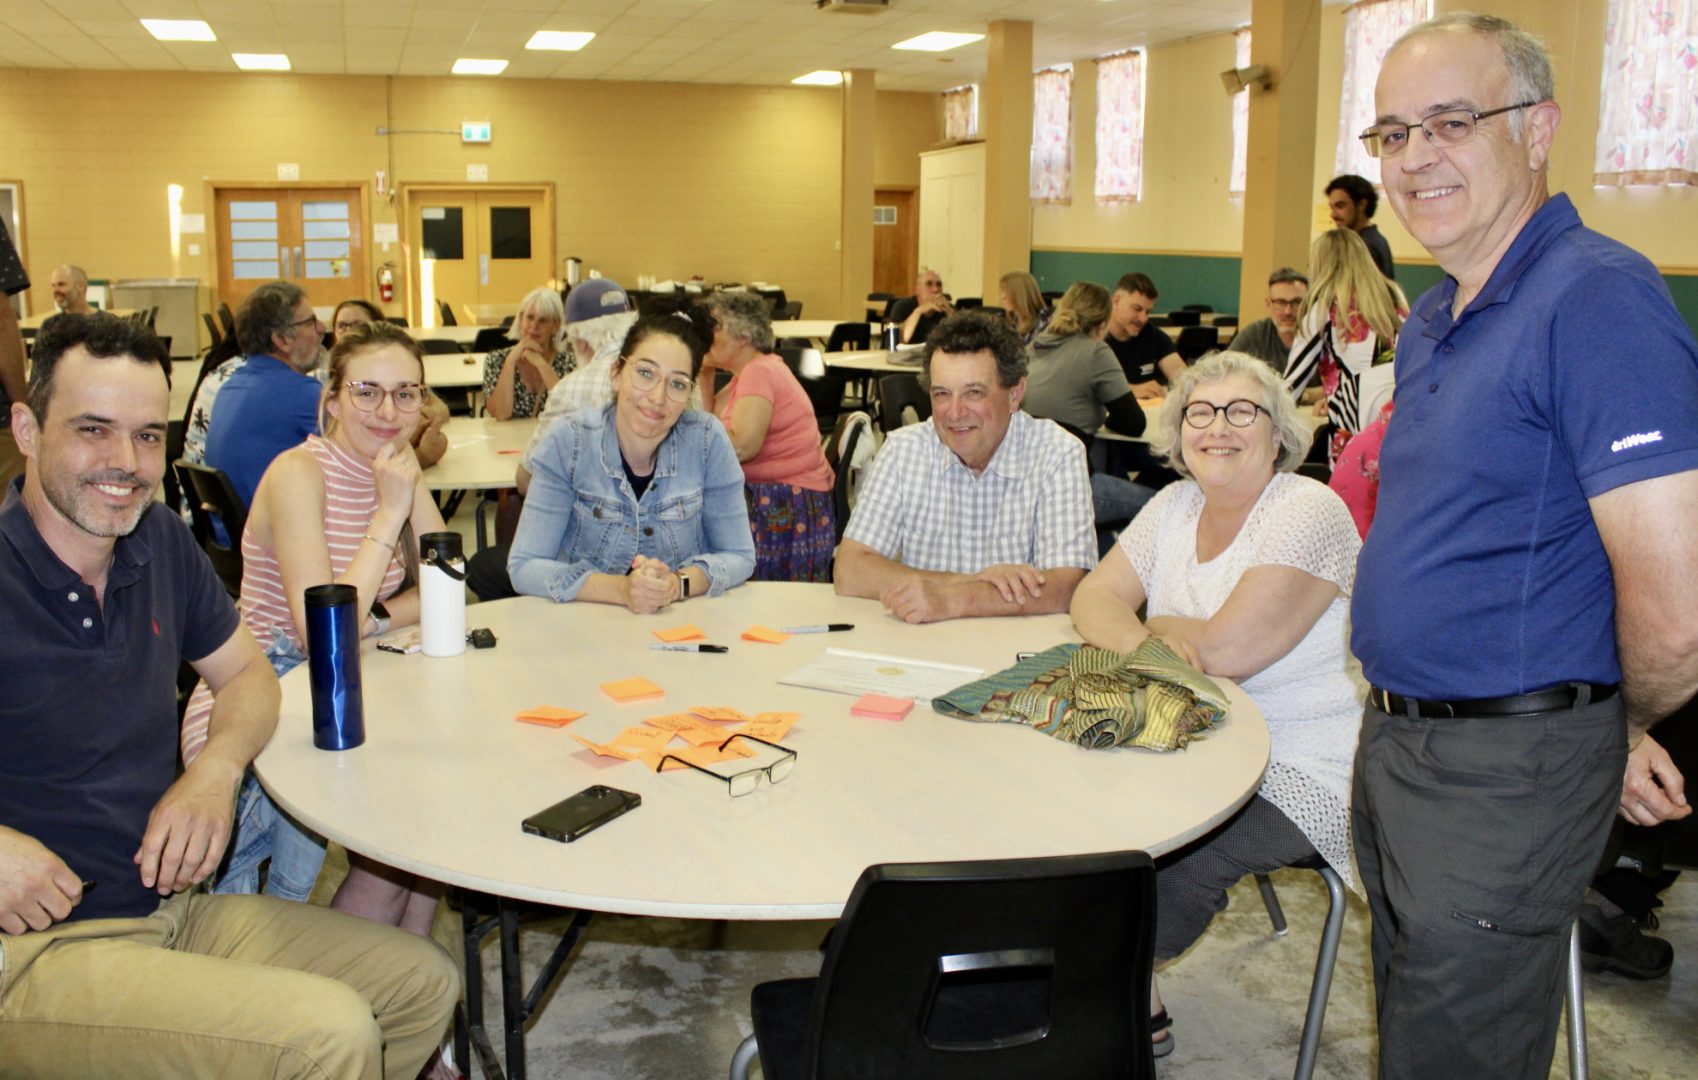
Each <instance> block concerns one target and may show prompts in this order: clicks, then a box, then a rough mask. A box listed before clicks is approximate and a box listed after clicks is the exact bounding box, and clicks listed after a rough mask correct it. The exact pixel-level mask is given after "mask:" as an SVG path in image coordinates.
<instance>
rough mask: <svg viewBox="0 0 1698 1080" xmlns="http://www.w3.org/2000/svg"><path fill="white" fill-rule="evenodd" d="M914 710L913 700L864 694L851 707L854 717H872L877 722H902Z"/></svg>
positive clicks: (850, 710)
mask: <svg viewBox="0 0 1698 1080" xmlns="http://www.w3.org/2000/svg"><path fill="white" fill-rule="evenodd" d="M913 708H914V702H913V700H912V699H911V698H899V697H886V696H885V695H884V694H862V695H861V697H860V699H859V700H858V701H856V702H855V704H853V705H851V706H849V712H850V714H851V715H854V716H870V717H872V718H873V719H875V720H900V719H902V718H903V717H904V716H907V715H908V713H909V712H910V711H911V710H912V709H913Z"/></svg>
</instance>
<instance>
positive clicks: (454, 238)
mask: <svg viewBox="0 0 1698 1080" xmlns="http://www.w3.org/2000/svg"><path fill="white" fill-rule="evenodd" d="M419 216H420V219H421V224H422V225H423V230H422V231H423V240H424V244H423V247H424V254H425V257H426V258H429V259H436V260H437V261H439V262H440V261H442V260H444V259H463V258H465V257H466V254H465V251H466V248H465V238H464V231H463V227H462V226H463V224H464V222H463V220H462V217H461V213H460V208H459V207H458V206H426V207H424V208H423V211H422V212H421V214H420V215H419Z"/></svg>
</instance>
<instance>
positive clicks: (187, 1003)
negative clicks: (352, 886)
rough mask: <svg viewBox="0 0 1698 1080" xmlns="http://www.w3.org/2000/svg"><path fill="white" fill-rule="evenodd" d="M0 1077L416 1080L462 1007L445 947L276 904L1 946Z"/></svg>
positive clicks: (193, 902) (204, 906) (72, 927)
mask: <svg viewBox="0 0 1698 1080" xmlns="http://www.w3.org/2000/svg"><path fill="white" fill-rule="evenodd" d="M0 958H3V961H4V967H3V968H0V1077H5V1078H10V1077H31V1078H36V1077H67V1078H69V1077H94V1076H125V1077H188V1076H193V1077H220V1076H223V1077H231V1078H235V1077H251V1076H264V1077H278V1078H281V1077H302V1078H305V1077H312V1078H325V1080H328V1078H335V1080H343V1078H351V1077H359V1078H361V1080H377V1078H378V1077H386V1078H388V1080H413V1077H414V1076H415V1075H416V1074H417V1073H418V1071H419V1069H420V1068H421V1067H422V1066H423V1065H424V1063H425V1062H426V1061H427V1060H428V1059H429V1058H430V1056H431V1054H432V1052H433V1051H435V1049H436V1047H437V1046H438V1044H439V1042H440V1040H441V1038H442V1034H443V1031H444V1030H445V1029H446V1026H447V1023H448V1019H449V1017H450V1016H451V1014H452V1012H453V1008H454V1003H455V1001H456V1000H457V999H458V997H459V989H460V980H459V974H458V971H457V970H456V968H455V966H454V962H453V961H452V960H451V959H449V957H448V954H447V953H446V952H444V951H443V950H442V948H441V947H440V946H439V945H437V944H436V943H435V942H433V941H430V940H428V939H426V938H422V937H419V936H418V935H416V934H409V933H406V932H404V931H401V930H396V929H394V928H392V927H387V926H378V925H376V924H375V923H370V922H367V921H365V920H363V919H357V918H354V917H353V916H350V915H344V914H342V913H341V912H336V911H330V910H328V909H325V908H320V907H309V906H308V905H305V904H298V903H293V902H291V901H287V900H278V899H276V898H274V897H269V896H208V895H205V894H203V893H190V894H185V895H181V896H176V897H173V898H172V899H170V900H168V901H166V902H165V903H164V904H162V905H161V906H160V908H159V910H158V911H156V912H155V913H154V914H152V915H150V916H148V917H146V918H141V919H91V920H88V921H86V922H73V923H68V924H62V925H59V926H55V927H52V928H50V929H48V930H43V931H39V932H32V933H26V934H22V935H19V936H16V937H8V936H6V935H3V934H0Z"/></svg>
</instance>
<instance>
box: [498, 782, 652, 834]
mask: <svg viewBox="0 0 1698 1080" xmlns="http://www.w3.org/2000/svg"><path fill="white" fill-rule="evenodd" d="M641 805H643V797H642V796H641V795H638V794H636V793H634V792H630V791H620V790H619V789H618V788H610V787H607V786H605V785H603V784H595V785H593V786H591V787H587V788H585V789H584V790H582V791H580V792H578V793H577V794H576V795H574V796H572V797H571V798H570V799H563V800H561V801H560V802H557V803H555V804H554V805H553V806H551V807H549V808H548V809H547V810H544V811H542V812H541V813H539V814H532V815H531V816H530V817H528V818H526V819H525V831H526V832H528V833H530V834H531V835H533V836H546V837H548V839H550V840H558V841H560V842H561V843H562V844H570V843H571V842H572V841H574V840H576V839H578V838H579V837H580V836H583V835H585V834H586V833H590V832H594V831H595V830H596V829H599V828H601V827H602V826H603V825H606V824H607V823H608V822H610V821H612V820H613V819H614V818H616V817H618V816H619V815H620V814H623V813H625V812H626V811H627V810H635V809H636V808H637V807H639V806H641Z"/></svg>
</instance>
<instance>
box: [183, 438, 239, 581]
mask: <svg viewBox="0 0 1698 1080" xmlns="http://www.w3.org/2000/svg"><path fill="white" fill-rule="evenodd" d="M174 468H175V469H176V470H177V480H178V483H179V485H180V486H181V487H182V491H183V501H184V502H185V503H186V504H187V505H188V507H189V515H190V517H191V518H193V521H194V524H193V529H194V534H195V539H197V540H199V541H200V546H201V547H202V548H204V549H205V550H206V554H207V557H208V558H210V559H211V560H212V568H213V569H214V570H215V571H217V573H218V580H220V581H222V582H223V583H224V591H225V592H228V593H229V594H230V596H231V597H232V598H234V597H238V596H240V595H241V594H242V530H243V529H244V528H246V527H247V523H248V508H247V507H246V506H244V505H243V504H242V497H241V496H240V495H237V494H236V487H235V485H234V484H232V483H230V478H229V477H228V476H225V475H224V472H223V470H221V469H214V468H211V467H209V466H206V465H195V464H192V463H190V462H187V461H182V460H178V461H177V462H176V463H175V466H174ZM214 517H216V518H217V519H218V520H219V522H220V523H221V524H222V525H223V529H224V535H223V537H220V536H219V533H218V529H216V528H214V526H213V518H214Z"/></svg>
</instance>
